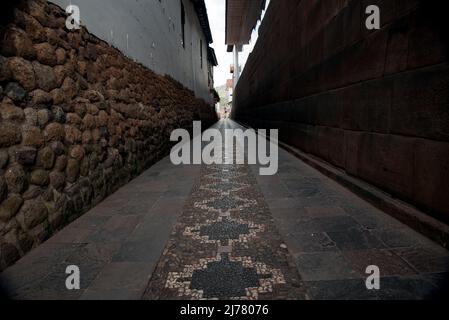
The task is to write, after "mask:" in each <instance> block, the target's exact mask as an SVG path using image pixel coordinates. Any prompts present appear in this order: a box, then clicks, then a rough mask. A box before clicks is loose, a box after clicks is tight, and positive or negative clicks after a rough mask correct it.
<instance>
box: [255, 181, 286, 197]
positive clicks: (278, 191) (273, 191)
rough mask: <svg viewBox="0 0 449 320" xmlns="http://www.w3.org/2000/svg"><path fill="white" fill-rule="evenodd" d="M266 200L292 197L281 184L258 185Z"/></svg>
mask: <svg viewBox="0 0 449 320" xmlns="http://www.w3.org/2000/svg"><path fill="white" fill-rule="evenodd" d="M259 186H260V189H261V190H262V192H263V194H264V196H265V198H266V199H276V198H289V197H292V195H291V194H290V192H289V191H288V189H287V188H286V187H285V186H283V185H282V184H277V185H276V184H271V183H270V184H259Z"/></svg>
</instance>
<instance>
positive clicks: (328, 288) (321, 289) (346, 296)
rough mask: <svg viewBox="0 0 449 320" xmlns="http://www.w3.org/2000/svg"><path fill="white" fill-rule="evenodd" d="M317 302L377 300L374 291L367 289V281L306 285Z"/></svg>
mask: <svg viewBox="0 0 449 320" xmlns="http://www.w3.org/2000/svg"><path fill="white" fill-rule="evenodd" d="M305 285H306V288H307V291H308V292H309V295H310V296H311V298H312V299H315V300H377V299H378V295H377V293H376V292H375V291H374V290H368V289H367V288H366V284H365V279H348V280H332V281H313V282H306V283H305Z"/></svg>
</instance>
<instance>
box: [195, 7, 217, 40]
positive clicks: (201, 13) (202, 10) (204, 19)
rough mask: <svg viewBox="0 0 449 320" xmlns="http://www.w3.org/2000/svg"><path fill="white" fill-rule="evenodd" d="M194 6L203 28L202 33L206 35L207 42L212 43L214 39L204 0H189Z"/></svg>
mask: <svg viewBox="0 0 449 320" xmlns="http://www.w3.org/2000/svg"><path fill="white" fill-rule="evenodd" d="M191 1H192V3H193V5H194V7H195V11H196V14H197V16H198V19H199V20H200V25H201V28H202V29H203V33H204V35H205V36H206V40H207V43H209V44H210V43H213V42H214V40H213V38H212V32H211V30H210V24H209V17H208V16H207V9H206V4H205V3H204V0H191Z"/></svg>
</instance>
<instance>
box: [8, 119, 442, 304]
mask: <svg viewBox="0 0 449 320" xmlns="http://www.w3.org/2000/svg"><path fill="white" fill-rule="evenodd" d="M216 126H217V127H218V128H219V129H220V130H223V129H224V128H237V127H239V126H238V125H237V124H236V123H235V122H232V121H230V120H226V121H221V122H220V123H219V124H218V125H216ZM224 154H226V152H225V153H224ZM237 156H239V155H237ZM279 161H280V163H279V165H280V167H279V172H278V174H277V175H275V176H260V175H259V170H258V169H259V166H257V165H251V166H249V165H210V166H206V165H203V166H178V167H176V166H173V165H172V164H171V163H170V159H168V158H166V159H164V160H162V161H161V162H159V163H158V164H156V165H155V166H153V167H152V168H151V169H150V170H148V171H146V172H145V173H144V174H142V175H141V176H140V177H138V178H137V179H135V180H134V181H132V182H131V183H129V184H128V185H126V186H125V187H123V188H122V189H120V190H119V191H117V192H116V193H115V194H113V195H112V196H110V197H109V198H108V199H106V200H105V201H104V202H102V203H101V204H99V205H98V206H97V207H95V208H94V209H92V210H91V211H89V212H88V213H87V214H85V215H84V216H82V217H81V218H79V219H78V220H76V221H75V222H73V223H72V224H71V225H69V226H68V227H66V228H65V229H63V230H62V231H61V232H59V233H58V234H56V235H55V236H54V237H53V238H51V239H50V240H48V241H47V242H46V243H44V244H43V245H41V246H39V247H38V248H36V249H35V250H33V251H32V252H31V253H29V254H28V255H26V256H25V257H24V258H23V259H21V260H20V261H19V262H18V263H17V264H16V265H14V266H13V267H11V268H9V269H7V270H6V271H5V272H4V273H3V274H2V275H1V279H2V283H3V284H5V285H6V288H7V289H8V292H9V293H10V295H11V297H13V298H22V299H35V298H39V299H267V300H268V299H295V300H296V299H423V298H434V297H438V296H439V295H440V294H441V292H442V291H441V290H442V289H443V286H444V285H445V284H444V283H443V282H442V281H441V279H445V278H446V277H447V272H448V269H449V253H448V252H447V251H446V250H445V249H443V248H442V247H440V246H439V245H437V244H435V243H433V242H432V241H430V240H428V239H427V238H424V237H423V236H421V235H420V234H418V233H416V232H415V231H413V230H412V229H410V228H408V227H407V226H405V225H403V224H401V223H400V222H398V221H396V220H395V219H393V218H391V217H390V216H388V215H386V214H385V213H383V212H381V211H379V210H378V209H376V208H374V207H372V206H371V205H369V204H368V203H367V202H365V201H363V200H362V199H360V198H358V197H356V196H355V195H353V194H352V193H351V192H349V191H348V190H346V189H344V188H343V187H341V186H340V185H338V184H337V183H335V182H334V181H332V180H330V179H329V178H327V177H325V176H324V175H322V174H320V173H319V172H318V171H316V170H314V169H312V168H311V167H309V166H307V165H306V164H304V163H303V162H302V161H300V160H298V159H297V158H295V157H294V156H292V155H290V154H289V153H287V152H285V151H283V150H280V154H279ZM73 264H74V265H77V266H79V267H80V270H81V290H76V291H68V290H67V289H66V288H65V279H66V276H67V275H66V274H65V268H66V267H67V266H68V265H73ZM368 265H377V266H379V268H380V271H381V290H374V291H370V290H367V288H366V285H365V280H366V277H367V275H366V273H365V269H366V267H367V266H368Z"/></svg>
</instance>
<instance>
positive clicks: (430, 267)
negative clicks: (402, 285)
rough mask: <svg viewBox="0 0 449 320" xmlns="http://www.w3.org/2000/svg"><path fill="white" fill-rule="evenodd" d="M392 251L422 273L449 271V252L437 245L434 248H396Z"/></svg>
mask: <svg viewBox="0 0 449 320" xmlns="http://www.w3.org/2000/svg"><path fill="white" fill-rule="evenodd" d="M391 250H392V251H393V252H394V253H396V254H397V255H399V256H400V257H401V258H402V259H404V260H406V261H407V262H408V263H409V264H411V265H412V266H413V267H414V268H415V269H416V270H418V271H419V272H421V273H441V272H448V271H449V254H448V252H447V251H446V250H444V249H443V248H441V247H438V246H436V245H435V246H432V247H429V246H426V247H424V246H421V247H416V248H394V249H391Z"/></svg>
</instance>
